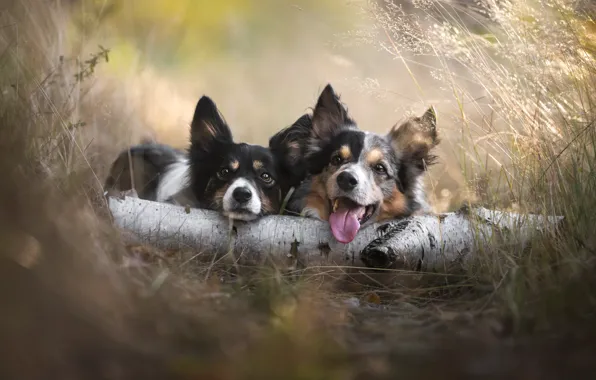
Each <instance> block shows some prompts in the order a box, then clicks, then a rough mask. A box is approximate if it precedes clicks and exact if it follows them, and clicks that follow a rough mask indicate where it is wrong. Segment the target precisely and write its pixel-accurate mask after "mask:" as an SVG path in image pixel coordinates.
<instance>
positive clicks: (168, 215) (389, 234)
mask: <svg viewBox="0 0 596 380" xmlns="http://www.w3.org/2000/svg"><path fill="white" fill-rule="evenodd" d="M107 199H108V205H109V208H110V210H111V213H112V216H113V219H114V222H115V224H116V225H117V226H118V227H120V228H122V229H124V230H127V231H132V232H133V233H134V234H135V235H136V236H137V237H138V238H139V239H141V240H142V241H144V242H145V243H148V244H151V245H155V246H157V247H159V248H162V249H191V250H193V251H197V252H204V253H205V254H209V255H216V258H217V257H221V256H223V255H226V254H232V255H233V257H234V258H235V259H237V260H239V261H240V262H241V263H243V264H247V265H251V264H252V265H258V264H262V263H264V262H267V261H271V260H272V261H273V262H275V263H277V264H281V265H282V266H284V267H286V268H288V269H293V268H304V267H311V266H319V265H325V266H327V265H341V266H363V265H364V266H370V267H396V268H401V269H412V270H424V271H431V270H432V271H444V270H446V268H447V267H448V266H449V265H450V264H452V263H454V262H459V263H461V264H463V265H465V264H466V263H467V262H468V260H469V259H471V258H473V257H474V254H475V253H477V252H479V251H481V250H482V249H485V248H487V247H488V246H489V245H491V244H493V242H492V239H494V238H496V237H500V238H503V237H505V238H507V237H508V236H510V237H515V239H516V241H518V242H520V243H522V244H524V242H527V241H528V239H530V238H531V237H532V235H533V234H535V233H536V232H538V231H540V230H545V229H547V228H553V227H555V226H556V225H557V224H558V223H559V222H560V221H561V220H562V219H563V218H562V217H550V218H548V219H547V218H544V217H541V216H537V215H522V214H516V213H507V212H500V211H493V210H488V209H485V208H477V209H469V210H462V211H459V212H452V213H445V214H441V215H420V216H412V217H409V218H404V219H400V220H395V221H391V222H386V223H383V224H375V225H372V226H369V227H366V228H364V229H362V230H360V232H359V233H358V236H357V237H356V239H354V241H352V242H351V243H349V244H341V243H339V242H337V241H336V240H335V238H334V237H333V235H332V234H331V231H330V228H329V225H328V223H326V222H323V221H320V220H315V219H307V218H301V217H294V216H284V215H274V216H267V217H263V218H261V219H259V220H257V221H253V222H248V223H247V222H235V223H233V224H232V223H230V221H229V220H228V219H227V218H225V217H223V216H222V215H220V214H219V213H217V212H214V211H209V210H200V209H190V208H184V207H181V206H174V205H171V204H166V203H158V202H151V201H146V200H142V199H138V198H131V197H111V196H110V197H108V198H107ZM211 257H212V256H211Z"/></svg>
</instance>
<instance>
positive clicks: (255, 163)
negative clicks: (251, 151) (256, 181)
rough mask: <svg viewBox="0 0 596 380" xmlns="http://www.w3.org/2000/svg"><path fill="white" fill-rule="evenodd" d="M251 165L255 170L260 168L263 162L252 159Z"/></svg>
mask: <svg viewBox="0 0 596 380" xmlns="http://www.w3.org/2000/svg"><path fill="white" fill-rule="evenodd" d="M252 167H253V168H255V170H258V169H261V168H262V167H263V163H262V162H261V161H259V160H254V161H253V162H252Z"/></svg>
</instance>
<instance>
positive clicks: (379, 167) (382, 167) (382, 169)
mask: <svg viewBox="0 0 596 380" xmlns="http://www.w3.org/2000/svg"><path fill="white" fill-rule="evenodd" d="M375 170H376V171H377V173H380V174H385V173H387V168H386V167H385V165H383V164H376V165H375Z"/></svg>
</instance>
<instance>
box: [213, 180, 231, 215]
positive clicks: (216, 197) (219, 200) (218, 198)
mask: <svg viewBox="0 0 596 380" xmlns="http://www.w3.org/2000/svg"><path fill="white" fill-rule="evenodd" d="M228 187H230V186H229V185H228V184H226V185H225V186H224V187H222V188H221V189H218V190H217V191H216V192H215V194H213V205H214V206H215V207H216V209H217V210H219V211H221V210H223V199H224V196H225V195H226V191H227V190H228Z"/></svg>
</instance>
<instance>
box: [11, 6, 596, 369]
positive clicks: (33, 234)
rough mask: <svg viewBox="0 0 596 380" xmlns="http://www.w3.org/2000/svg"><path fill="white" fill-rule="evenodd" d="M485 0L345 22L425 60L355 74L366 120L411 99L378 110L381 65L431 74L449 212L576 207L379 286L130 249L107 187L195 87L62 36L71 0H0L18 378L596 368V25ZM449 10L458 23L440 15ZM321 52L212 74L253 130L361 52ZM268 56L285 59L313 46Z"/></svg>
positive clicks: (351, 97)
mask: <svg viewBox="0 0 596 380" xmlns="http://www.w3.org/2000/svg"><path fill="white" fill-rule="evenodd" d="M485 5H486V7H487V8H488V9H489V12H488V17H484V18H479V19H482V20H483V21H482V23H481V24H482V25H477V29H475V30H474V32H472V31H470V30H469V28H468V25H469V24H462V21H461V19H459V18H457V17H455V16H453V15H455V14H456V13H455V11H456V10H458V11H461V10H459V9H454V8H451V5H449V4H446V3H442V2H422V3H419V6H422V7H423V8H422V12H417V13H416V14H417V15H419V16H412V15H411V14H405V13H402V12H400V11H398V10H396V9H395V8H391V7H389V8H385V9H380V8H379V9H376V10H373V12H372V13H369V15H372V16H373V17H372V20H373V21H374V22H373V23H370V24H368V25H369V26H368V29H366V33H364V32H363V30H364V29H360V32H359V34H358V35H354V34H349V35H348V39H349V40H350V41H355V40H357V39H358V38H360V39H363V40H364V41H365V42H368V43H370V42H373V43H375V44H380V46H381V47H382V48H383V49H385V50H386V51H388V52H389V53H390V54H394V55H395V56H396V57H397V58H398V62H401V63H399V65H400V66H399V67H400V68H403V67H406V66H407V67H408V68H409V70H401V69H400V71H399V72H400V73H405V74H395V73H393V69H392V66H390V65H387V66H385V64H379V67H378V70H379V74H378V75H379V77H381V78H382V79H380V82H376V81H372V80H371V81H364V82H362V81H358V80H356V81H354V82H349V83H352V84H353V86H352V87H347V86H346V87H347V88H348V90H347V91H345V92H346V96H345V100H346V101H347V102H348V104H354V107H351V109H353V112H354V114H355V115H363V117H362V118H364V119H365V120H364V121H363V126H364V127H365V128H367V127H368V125H372V126H373V127H371V128H370V129H373V130H374V129H376V130H377V131H381V130H384V129H386V128H385V126H384V125H385V124H383V123H386V125H387V127H388V126H389V125H391V124H392V120H395V115H396V110H395V108H393V109H392V110H391V111H390V112H387V111H386V112H385V113H383V112H369V110H370V109H377V108H382V107H380V106H379V103H381V105H383V106H386V105H387V104H388V103H390V99H391V98H388V97H387V93H388V92H389V91H384V90H383V86H378V85H377V83H393V82H390V80H392V78H393V77H392V76H391V74H393V75H394V77H399V78H409V80H411V81H412V83H413V86H414V87H415V86H416V84H417V85H418V86H420V87H419V89H420V91H421V95H420V96H419V97H417V99H414V100H419V102H418V103H416V102H415V101H414V100H411V103H415V104H416V105H415V106H416V107H417V106H420V108H422V107H424V106H425V105H426V104H423V103H428V102H430V99H431V98H434V99H433V100H434V101H436V102H437V103H439V107H438V108H439V111H442V115H443V118H441V119H440V122H441V123H443V125H445V132H444V133H445V135H446V140H447V144H446V146H447V147H451V149H452V153H453V156H455V157H457V159H456V158H453V157H451V161H449V158H450V157H449V150H448V149H445V150H444V151H443V152H442V156H443V158H444V160H445V161H447V162H449V164H447V165H446V166H447V169H448V170H446V171H447V172H449V171H451V172H453V173H455V172H457V173H455V174H452V175H448V176H447V177H439V174H440V173H441V172H442V171H444V168H445V166H443V167H441V168H439V169H438V170H437V171H435V172H432V173H431V175H430V177H431V180H432V181H431V185H434V186H435V188H436V191H435V194H437V195H440V194H441V192H443V195H444V196H443V198H448V199H437V200H436V202H437V203H441V202H443V203H444V204H443V205H438V206H437V208H438V209H446V208H452V207H453V206H454V205H455V204H457V203H460V202H461V199H474V200H476V201H478V202H483V203H485V204H488V205H490V206H494V207H503V208H506V207H507V208H515V207H517V208H519V209H522V210H532V211H534V212H539V213H542V214H545V215H546V214H549V215H551V214H558V215H564V216H565V217H566V221H567V223H566V229H565V231H563V233H562V234H559V235H555V234H554V233H552V234H547V235H546V236H542V237H540V238H537V239H536V241H534V242H533V243H534V244H533V245H532V247H531V248H530V249H529V250H525V251H521V249H519V248H518V247H517V246H516V244H515V242H513V244H510V245H508V246H507V247H504V246H502V245H495V247H494V249H493V250H492V251H491V252H487V255H486V256H481V257H480V259H479V260H478V261H477V263H476V264H477V265H475V266H474V267H473V268H471V269H470V270H469V271H468V272H467V273H460V274H457V275H452V276H449V277H445V276H437V275H434V274H420V273H415V274H405V275H402V276H399V278H400V280H399V282H392V283H389V285H387V284H384V285H382V286H379V284H377V285H376V286H374V284H373V285H371V284H367V285H366V286H365V285H363V284H355V283H354V282H348V283H346V282H338V281H336V280H334V279H333V276H332V275H331V274H328V275H325V274H324V273H325V268H318V269H319V270H317V271H314V273H309V274H308V275H305V276H303V277H302V278H300V279H295V278H291V277H289V276H285V275H282V274H281V273H279V272H277V271H275V270H274V269H271V268H262V269H254V268H238V267H234V268H229V267H228V266H226V265H225V264H218V265H216V266H211V265H210V264H207V266H206V265H205V264H203V263H201V262H200V261H194V260H191V261H189V260H188V258H189V257H193V256H194V253H192V252H157V251H154V250H151V249H150V248H148V247H145V246H142V245H141V246H124V245H123V243H122V241H121V237H120V236H119V234H118V233H117V231H115V230H114V229H113V227H112V226H111V225H110V223H109V220H108V218H107V216H106V213H105V205H104V204H103V199H102V197H101V196H100V195H101V190H100V186H101V182H102V180H103V176H104V171H105V167H106V165H107V164H108V163H109V162H110V160H111V159H112V156H113V154H114V153H115V152H116V151H117V150H118V149H120V148H121V147H123V146H125V145H127V144H129V143H131V142H135V141H138V140H139V139H141V138H142V137H143V136H144V135H145V134H146V133H149V134H155V135H156V136H157V137H158V138H159V139H160V140H165V141H168V142H171V143H173V144H179V145H182V144H183V143H184V140H185V137H183V136H184V133H185V130H184V128H181V127H178V129H172V128H171V127H163V125H180V124H183V120H184V117H185V116H183V115H185V114H188V113H189V112H188V109H190V108H192V105H193V102H194V101H193V100H192V99H194V98H195V97H196V96H194V95H192V94H194V93H196V91H197V90H196V88H197V87H194V88H193V86H188V87H186V88H185V87H182V86H181V85H179V83H178V82H177V81H176V80H172V79H171V78H168V77H166V76H164V75H163V74H160V73H157V72H155V71H152V70H151V69H144V71H142V74H138V72H136V74H134V75H133V74H132V73H128V74H127V80H126V81H122V79H121V78H118V77H114V73H110V72H108V71H103V69H102V67H105V65H109V63H105V62H102V60H105V56H104V55H102V53H101V49H97V48H95V46H96V44H95V43H94V42H93V39H90V42H88V44H87V45H80V46H79V45H77V46H76V48H74V47H73V46H72V45H69V44H66V42H65V41H67V40H68V39H67V38H66V37H65V34H64V33H66V29H65V25H68V23H69V17H70V13H69V12H68V9H62V8H60V7H59V6H58V5H57V3H51V5H50V6H49V8H48V3H47V2H42V1H37V0H21V1H14V2H12V3H11V4H8V5H6V6H3V8H2V9H3V10H4V12H3V13H2V17H1V20H2V24H3V25H5V26H4V27H3V28H2V29H1V31H0V44H1V45H0V48H1V51H2V54H1V56H0V73H2V77H1V78H0V86H1V95H0V96H1V97H2V99H1V103H0V148H1V149H0V175H1V176H2V185H1V186H0V202H1V208H0V209H1V210H2V213H0V234H1V236H2V241H3V242H4V244H3V245H2V247H1V249H0V251H1V252H2V259H1V261H2V262H1V263H0V272H1V274H0V278H1V281H0V294H1V297H0V299H1V302H2V306H3V307H2V310H3V312H2V317H1V318H0V341H2V343H3V344H4V346H5V347H9V349H6V350H5V351H4V352H5V354H4V355H5V356H4V358H3V361H2V365H0V373H1V374H2V375H3V376H2V378H28V379H29V378H47V377H48V375H50V374H51V375H52V376H54V377H60V378H65V379H67V378H82V377H84V378H110V379H124V378H126V379H128V378H131V379H132V378H140V377H143V378H156V379H157V378H160V379H161V378H168V379H171V378H180V379H182V378H185V379H187V378H209V379H237V378H242V379H267V378H275V379H279V378H284V379H360V378H365V377H366V378H371V377H375V378H393V379H395V378H427V377H430V376H433V377H436V376H437V375H441V376H443V377H444V378H456V377H457V378H461V377H472V376H478V375H487V374H488V375H493V376H495V377H496V376H507V377H509V378H522V377H523V378H527V377H531V376H534V377H538V376H540V378H550V377H552V378H558V377H560V376H562V375H565V376H574V375H580V374H581V372H582V371H585V370H592V371H593V368H592V367H593V364H592V363H593V361H592V360H591V359H590V355H593V353H594V348H596V347H594V346H593V344H590V343H589V338H591V337H593V329H592V327H591V326H593V321H594V315H593V310H594V306H596V305H594V295H595V294H596V289H595V287H594V285H596V284H595V283H594V276H593V273H594V268H593V265H594V260H593V257H594V250H595V249H596V241H595V240H594V236H593V235H594V234H593V227H592V226H594V225H595V224H596V220H595V218H596V216H595V215H596V203H595V199H596V198H595V197H594V194H595V190H596V189H595V185H596V176H595V175H594V174H595V167H596V165H595V164H596V159H595V152H594V140H595V138H596V135H595V133H596V132H595V131H596V129H594V128H593V127H592V123H593V122H594V115H595V113H594V109H593V102H594V101H595V100H596V99H595V98H594V94H596V91H594V90H595V88H594V84H595V81H594V79H595V78H596V76H595V75H596V64H595V61H594V34H593V33H594V30H595V28H594V22H593V21H592V20H591V19H590V18H589V17H587V16H585V15H579V14H578V13H576V12H575V11H574V10H572V9H571V8H570V7H569V5H568V4H567V3H565V2H563V0H552V1H549V2H546V1H539V2H535V3H533V4H532V6H531V7H530V6H529V5H528V6H525V7H521V6H520V5H519V4H517V3H516V4H510V3H508V2H499V3H498V5H497V4H496V3H493V2H492V1H489V0H487V2H486V3H485ZM546 5H548V7H547V6H546ZM41 9H43V12H42V11H40V10H41ZM459 14H460V15H461V14H462V13H459ZM438 15H442V17H443V19H446V20H448V21H450V25H449V26H447V25H446V24H442V23H437V22H436V17H438ZM468 16H469V12H468ZM416 17H418V18H416ZM434 24H437V25H439V26H434V27H433V25H434ZM379 33H380V38H379ZM481 33H482V34H481ZM315 34H316V33H315ZM305 45H308V44H305ZM90 46H93V48H92V49H91V48H90ZM310 47H311V48H312V46H310ZM319 48H320V47H319V46H317V47H316V49H314V50H315V52H316V53H315V54H313V55H312V56H309V57H319V58H318V59H320V61H319V66H318V67H317V68H314V67H313V66H312V65H311V64H304V66H305V68H300V66H301V62H294V63H293V66H291V67H292V68H293V69H296V70H299V71H298V72H299V73H301V75H302V77H301V75H296V77H298V79H294V78H292V80H289V79H288V81H287V83H286V84H287V85H288V86H289V87H292V85H294V84H295V86H294V87H292V88H293V89H294V91H293V92H292V91H290V92H289V94H288V95H284V96H278V95H279V92H276V91H274V90H277V91H279V85H278V83H280V78H283V77H286V76H287V74H284V72H278V71H271V70H270V69H271V66H270V65H264V68H263V69H262V70H263V71H262V72H261V73H258V74H257V75H256V76H255V79H254V82H251V81H248V80H246V78H245V77H244V76H242V75H237V76H235V75H232V74H230V77H228V78H227V79H228V80H229V83H228V84H226V85H222V83H223V82H224V81H223V80H221V79H219V80H212V81H211V82H209V81H207V80H205V81H203V82H202V83H201V84H202V85H203V86H205V88H207V89H209V91H215V93H216V94H220V95H219V96H218V98H221V99H222V103H224V104H225V105H226V106H227V107H229V108H228V109H229V110H230V112H229V119H231V121H232V124H233V125H235V124H238V125H239V124H241V122H243V121H245V119H249V120H254V123H255V126H254V127H252V128H245V129H236V130H235V132H237V133H238V136H239V139H244V138H245V137H246V138H247V139H248V137H250V138H254V139H256V140H258V139H263V138H264V136H266V135H268V134H269V133H270V132H271V131H273V130H276V129H277V128H278V126H279V125H280V124H286V123H288V122H291V121H292V120H293V119H294V118H295V117H296V116H297V115H298V114H299V112H300V111H302V110H303V109H304V108H306V107H307V106H309V105H310V103H309V102H308V100H309V99H310V98H309V96H310V97H311V98H314V97H315V96H316V90H318V88H317V86H318V84H320V83H321V81H322V80H326V79H334V78H345V77H348V76H350V75H352V74H354V71H353V70H356V69H349V68H346V69H345V71H343V72H340V73H337V72H334V74H333V75H335V77H333V76H331V74H327V73H326V70H332V68H334V67H335V66H334V65H335V64H337V62H339V64H340V65H342V64H345V61H342V60H340V59H339V58H337V56H335V58H333V59H334V60H335V61H333V60H332V61H333V62H336V63H333V64H330V63H329V62H328V61H326V60H327V59H328V58H320V57H328V56H327V55H325V54H323V52H324V50H322V49H319ZM369 48H370V46H369V47H368V48H367V47H361V46H360V47H357V48H356V49H354V50H351V51H352V52H354V51H364V52H366V54H364V56H365V57H363V56H362V55H354V56H352V60H357V59H360V61H357V62H359V63H360V64H362V63H363V62H370V61H367V60H373V61H376V60H377V59H379V57H381V56H382V55H376V54H377V53H372V50H370V49H369ZM89 49H90V50H89ZM297 49H298V48H297ZM360 49H363V50H360ZM88 50H89V51H88ZM298 50H299V51H300V52H302V50H300V49H298ZM348 50H349V49H348ZM67 52H68V54H67ZM81 52H84V56H89V55H88V54H89V53H92V54H93V55H92V57H96V58H97V59H92V60H91V61H88V62H86V63H83V64H82V65H79V64H78V62H77V61H76V60H75V59H71V58H70V57H77V56H79V54H81ZM344 53H345V54H347V55H349V51H348V52H347V53H346V52H344ZM383 54H385V53H383ZM420 55H423V56H422V57H420ZM61 56H62V57H63V59H61V58H60V57H61ZM262 59H263V60H273V59H277V60H278V66H283V64H281V63H283V62H284V59H285V60H288V61H294V60H295V59H296V56H294V55H291V54H290V55H288V56H287V57H286V56H284V55H283V54H281V53H275V52H269V53H267V54H264V55H263V58H262ZM280 61H281V62H280ZM305 61H308V60H305ZM321 62H323V63H321ZM342 62H343V63H342ZM352 62H354V61H352ZM378 62H380V63H381V62H386V61H380V60H379V61H378ZM537 62H543V63H544V62H547V63H549V64H548V65H543V66H538V65H537V64H536V63H537ZM260 63H261V64H262V63H263V62H262V61H259V60H256V61H250V62H249V63H245V64H244V65H245V69H246V68H251V67H256V66H258V64H260ZM422 64H425V65H429V66H431V69H428V68H426V69H420V65H422ZM454 65H457V67H456V69H454V68H453V67H454ZM91 68H94V69H95V71H96V72H95V73H94V74H92V75H88V76H86V75H83V77H84V78H82V77H81V73H83V74H85V73H89V72H90V71H91ZM237 68H238V66H234V69H237ZM220 69H222V70H224V69H228V70H230V72H232V69H231V68H230V67H223V68H220ZM205 70H206V72H207V73H208V75H207V76H206V77H209V75H210V74H211V71H210V70H211V69H210V68H209V66H207V68H206V69H205ZM267 70H269V76H267V75H265V73H266V72H267ZM365 71H366V70H362V72H365ZM306 72H315V74H313V75H311V76H306ZM365 74H366V73H365ZM425 74H428V75H429V76H425ZM430 74H432V76H430ZM408 75H409V77H408ZM365 76H366V75H365ZM265 78H267V80H265ZM431 78H432V79H431ZM383 79H385V81H383ZM261 82H263V83H265V84H262V83H261ZM233 86H236V87H237V88H242V89H243V91H237V93H240V94H235V93H234V89H233V88H232V87H233ZM309 86H310V87H309ZM390 87H391V85H388V86H387V88H390ZM148 89H153V90H156V91H153V92H151V91H148ZM363 89H364V90H366V91H362V90H363ZM205 92H207V91H205ZM429 92H430V93H431V94H432V95H425V94H428V93H429ZM185 93H186V95H183V94H185ZM267 93H271V95H262V94H267ZM382 93H385V96H379V94H382ZM230 94H231V95H230ZM246 94H249V95H246ZM252 94H258V95H259V96H261V95H262V96H263V97H264V99H263V100H260V99H258V98H256V96H254V95H252ZM371 94H373V95H375V96H371ZM449 94H451V95H449ZM479 94H482V97H479ZM276 97H278V98H276ZM249 98H250V99H249ZM274 98H276V99H275V100H273V99H274ZM189 99H190V100H189ZM296 99H298V100H296ZM371 99H374V100H371ZM166 100H169V102H166ZM249 100H251V101H249ZM305 100H307V101H305ZM310 100H312V99H310ZM226 102H227V103H226ZM286 102H287V103H288V106H287V109H286V108H284V103H286ZM235 103H238V104H239V105H238V106H237V108H235V107H233V105H234V104H235ZM311 103H312V102H311ZM433 103H434V102H433ZM157 104H161V106H162V108H155V107H156V105H157ZM399 104H400V105H399V106H397V112H398V113H403V111H404V108H403V107H405V106H404V105H403V104H404V103H399ZM226 106H222V108H224V109H225V108H226ZM301 107H302V108H301ZM152 109H153V111H151V110H152ZM282 109H283V110H282ZM272 110H273V111H272ZM439 116H440V117H441V113H440V114H439ZM249 117H250V118H249ZM156 119H158V120H156ZM267 120H272V122H270V123H271V124H266V123H267V122H268V121H267ZM83 122H85V123H86V124H85V125H83V124H82V123H83ZM160 125H162V127H161V129H160ZM263 125H267V126H266V127H261V126H263ZM148 131H149V132H148ZM181 136H182V137H181ZM253 141H254V140H253ZM458 163H460V164H461V167H462V169H463V170H459V171H458V170H456V168H457V166H456V164H458ZM445 189H449V192H450V194H445V191H443V190H445ZM373 282H374V281H373ZM356 304H357V305H358V306H355V305H356ZM570 333H572V334H570ZM573 333H575V334H573ZM578 337H579V338H582V339H578ZM550 338H553V339H554V340H549V339H550ZM512 343H513V344H512Z"/></svg>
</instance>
